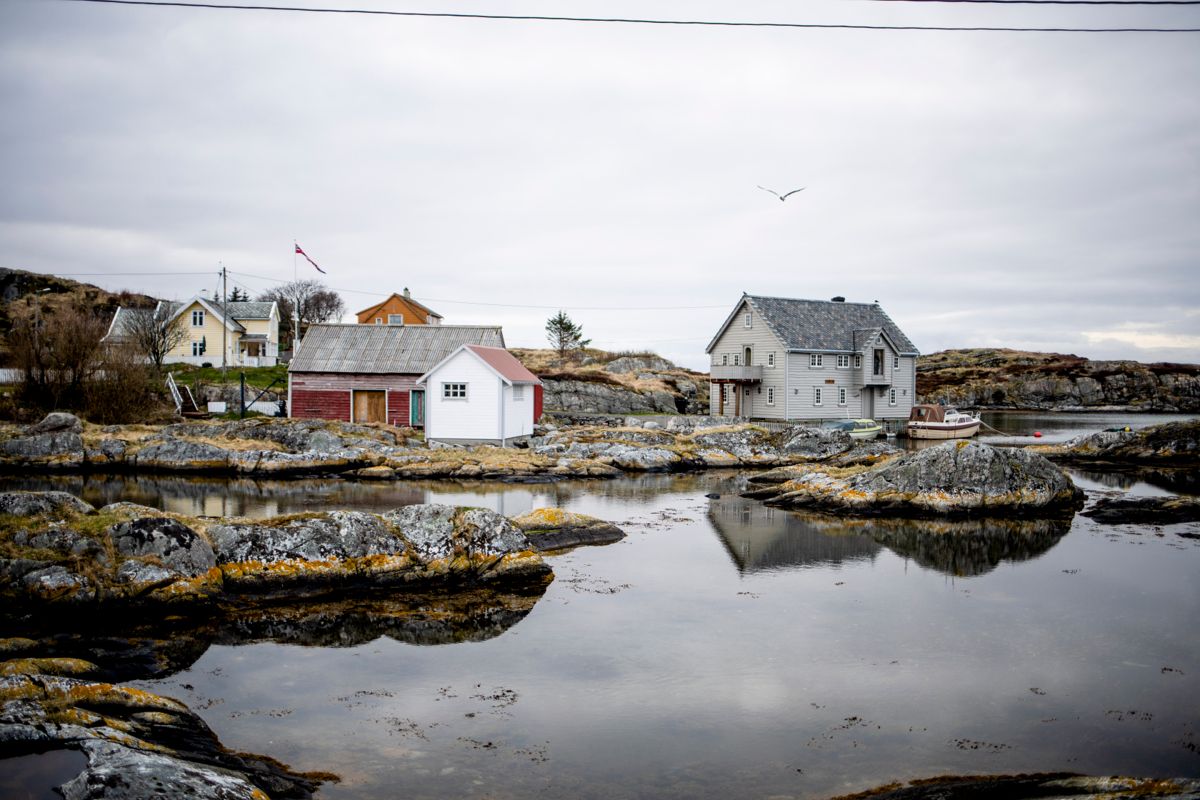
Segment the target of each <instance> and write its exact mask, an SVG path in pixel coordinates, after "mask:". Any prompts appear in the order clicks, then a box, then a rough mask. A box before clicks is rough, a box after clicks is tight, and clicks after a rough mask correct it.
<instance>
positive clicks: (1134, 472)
mask: <svg viewBox="0 0 1200 800" xmlns="http://www.w3.org/2000/svg"><path fill="white" fill-rule="evenodd" d="M1067 472H1068V473H1070V475H1071V479H1072V480H1073V481H1075V484H1076V485H1077V486H1079V487H1080V488H1082V489H1120V490H1121V491H1124V492H1128V493H1130V494H1152V495H1164V494H1167V495H1170V494H1188V495H1196V494H1200V472H1197V471H1196V470H1194V469H1162V468H1148V467H1131V468H1123V469H1117V468H1108V469H1106V470H1104V471H1103V472H1101V471H1099V470H1090V469H1080V468H1077V467H1071V468H1070V469H1068V470H1067Z"/></svg>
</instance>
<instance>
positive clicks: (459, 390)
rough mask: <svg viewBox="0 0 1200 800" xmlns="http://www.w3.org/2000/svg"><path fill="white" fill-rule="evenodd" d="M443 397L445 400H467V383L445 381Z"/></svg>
mask: <svg viewBox="0 0 1200 800" xmlns="http://www.w3.org/2000/svg"><path fill="white" fill-rule="evenodd" d="M442 399H443V400H466V399H467V385H466V384H465V383H443V384H442Z"/></svg>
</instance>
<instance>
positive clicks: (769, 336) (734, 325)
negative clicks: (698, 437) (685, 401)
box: [709, 301, 787, 419]
mask: <svg viewBox="0 0 1200 800" xmlns="http://www.w3.org/2000/svg"><path fill="white" fill-rule="evenodd" d="M747 311H749V312H750V314H751V318H750V327H749V328H747V327H746V323H745V315H746V312H747ZM746 347H750V348H751V365H757V366H761V367H762V368H763V371H762V375H763V377H762V381H761V383H751V384H745V385H741V386H740V389H739V391H741V392H742V398H741V399H742V406H741V415H742V416H743V417H757V418H760V419H784V415H785V413H786V412H785V406H784V400H783V392H784V389H785V388H786V377H785V373H786V371H787V368H786V367H785V366H784V365H785V363H786V360H787V351H786V349H785V348H784V346H783V343H782V342H780V341H779V338H778V337H777V336H776V335H775V333H774V332H773V331H772V330H771V329H770V328H769V327H767V323H766V322H764V321H763V320H762V319H761V318H760V317H759V316H758V313H757V312H755V311H754V310H753V308H751V307H750V305H749V303H746V302H744V301H743V302H742V304H741V305H740V306H739V307H738V310H737V313H736V314H735V315H734V316H733V319H732V321H731V322H730V323H729V327H728V328H727V329H726V330H725V332H724V333H722V334H721V337H720V338H719V339H717V342H716V345H714V347H713V350H712V352H711V353H709V359H710V361H709V363H710V364H713V365H720V364H722V363H728V364H732V363H733V357H734V355H736V356H737V357H738V363H739V364H745V363H746V361H745V349H746ZM770 353H774V354H775V366H774V367H769V366H767V361H768V358H767V356H768V354H770ZM722 358H725V359H726V361H724V362H723V361H722ZM771 388H773V389H774V390H775V404H774V405H769V404H768V403H767V400H768V397H769V396H770V392H769V391H768V389H771ZM709 389H710V392H709V413H710V414H713V415H716V414H718V413H720V407H721V406H720V394H721V390H720V386H718V385H717V384H712V385H711V386H710V387H709ZM747 391H749V394H747ZM733 394H734V387H733V386H730V388H729V401H728V402H727V403H726V404H725V414H726V415H727V416H729V415H732V414H733V413H734V410H735V409H736V408H737V405H736V402H735V400H734V396H733Z"/></svg>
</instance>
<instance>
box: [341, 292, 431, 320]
mask: <svg viewBox="0 0 1200 800" xmlns="http://www.w3.org/2000/svg"><path fill="white" fill-rule="evenodd" d="M357 316H358V324H359V325H441V324H442V315H441V314H439V313H437V312H436V311H433V310H431V309H429V308H427V307H425V306H423V305H421V304H420V303H418V302H417V301H416V300H413V299H412V295H410V294H409V293H408V289H407V288H405V290H404V294H403V295H399V294H395V293H393V294H392V296H391V297H389V298H388V299H387V300H384V301H383V302H382V303H377V304H376V305H373V306H371V307H370V308H364V309H363V310H362V311H359V312H358V315H357Z"/></svg>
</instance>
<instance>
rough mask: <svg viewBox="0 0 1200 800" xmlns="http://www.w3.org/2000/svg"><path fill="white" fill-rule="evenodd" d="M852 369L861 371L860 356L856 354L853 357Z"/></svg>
mask: <svg viewBox="0 0 1200 800" xmlns="http://www.w3.org/2000/svg"><path fill="white" fill-rule="evenodd" d="M854 368H855V369H862V354H861V353H858V354H856V355H855V356H854Z"/></svg>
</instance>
